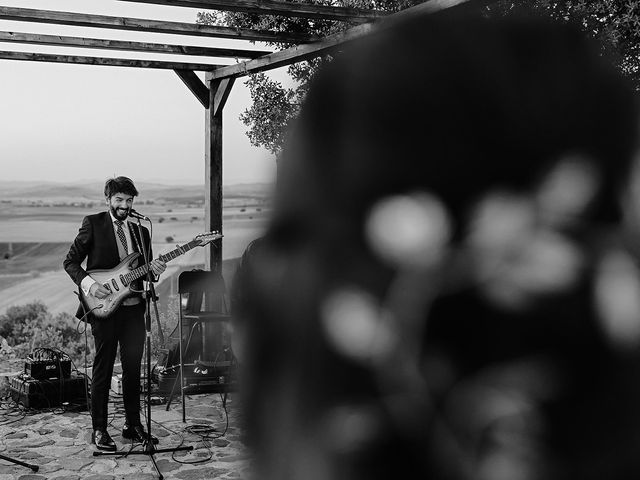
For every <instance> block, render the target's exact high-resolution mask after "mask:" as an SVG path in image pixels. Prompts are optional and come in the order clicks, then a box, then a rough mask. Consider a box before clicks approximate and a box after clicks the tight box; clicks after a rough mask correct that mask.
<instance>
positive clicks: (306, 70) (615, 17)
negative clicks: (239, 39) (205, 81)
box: [197, 0, 640, 154]
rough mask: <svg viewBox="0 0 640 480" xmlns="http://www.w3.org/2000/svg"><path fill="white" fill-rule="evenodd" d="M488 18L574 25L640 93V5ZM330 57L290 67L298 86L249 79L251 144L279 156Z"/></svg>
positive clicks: (509, 0)
mask: <svg viewBox="0 0 640 480" xmlns="http://www.w3.org/2000/svg"><path fill="white" fill-rule="evenodd" d="M300 1H301V2H304V3H322V4H327V2H326V1H323V0H300ZM421 1H422V0H381V1H367V0H337V1H334V2H331V4H332V5H342V6H349V7H359V8H374V7H375V8H377V9H383V10H386V11H390V12H394V11H398V10H403V9H405V8H407V7H410V6H412V5H414V4H417V3H421ZM485 9H486V10H485V12H486V13H487V15H489V16H491V15H509V14H512V13H514V12H521V11H528V12H535V13H537V14H542V15H547V16H550V17H551V18H554V19H557V20H564V21H574V22H577V23H578V24H580V25H581V26H582V27H583V28H584V30H585V31H586V32H587V33H588V34H589V35H591V36H593V37H594V38H596V39H598V40H599V41H601V43H602V45H603V48H605V49H607V50H609V51H610V52H613V53H615V54H616V58H617V63H618V66H619V68H620V70H621V71H622V72H623V74H625V75H626V76H628V77H629V78H631V80H632V81H633V82H634V84H635V85H636V88H638V89H640V0H500V1H498V2H495V3H494V4H492V5H489V6H487V7H485ZM197 21H198V23H204V24H211V25H226V26H230V27H237V28H251V29H260V30H275V31H281V32H296V33H307V34H316V35H321V36H326V35H330V34H332V33H337V32H339V31H342V30H345V29H347V28H349V27H350V26H351V25H349V24H347V23H345V22H337V21H326V20H309V19H304V18H286V17H280V16H269V15H254V14H245V13H237V12H220V13H218V14H211V13H199V14H198V19H197ZM271 46H273V47H275V48H276V49H277V50H281V49H284V48H288V47H291V46H292V45H291V44H287V43H272V44H271ZM328 60H330V57H323V58H317V59H314V60H311V61H305V62H300V63H296V64H294V65H291V66H289V67H288V69H287V72H288V74H289V75H290V77H291V79H292V81H293V83H294V86H293V87H287V86H283V85H282V84H281V83H279V82H276V81H273V80H271V79H270V78H269V77H268V76H267V75H265V74H262V73H259V74H255V75H251V76H249V78H248V80H246V82H245V84H246V85H247V86H248V87H249V91H250V94H251V99H252V102H253V103H252V105H251V106H250V107H249V108H248V109H247V110H246V111H245V112H243V113H242V115H241V116H240V120H241V121H242V122H243V123H244V124H245V125H246V126H247V127H249V130H248V132H247V135H248V137H249V140H250V141H251V143H252V144H253V145H255V146H258V147H264V148H267V149H268V150H269V151H271V152H272V153H274V154H278V153H279V151H280V150H281V148H282V146H283V144H284V141H285V137H286V132H287V128H288V126H289V125H290V123H291V121H292V120H293V119H294V118H295V117H296V115H297V113H298V111H299V109H300V105H301V103H302V101H303V100H304V97H305V94H306V91H307V88H308V84H309V80H310V79H311V78H312V77H313V75H314V73H315V72H316V71H317V70H318V68H319V67H320V66H321V65H322V63H323V62H325V61H328Z"/></svg>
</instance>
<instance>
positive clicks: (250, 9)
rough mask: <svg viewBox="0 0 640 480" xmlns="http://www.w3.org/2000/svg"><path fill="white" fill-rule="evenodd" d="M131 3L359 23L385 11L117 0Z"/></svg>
mask: <svg viewBox="0 0 640 480" xmlns="http://www.w3.org/2000/svg"><path fill="white" fill-rule="evenodd" d="M120 1H125V2H135V3H152V4H155V5H168V6H173V7H189V8H198V9H207V10H226V11H232V12H243V13H253V14H258V15H282V16H285V17H303V18H313V19H318V20H340V21H344V22H352V23H363V22H370V21H372V20H375V19H378V18H382V17H385V16H387V15H388V12H385V11H382V10H367V9H363V8H352V7H335V6H331V5H315V4H309V3H295V2H283V1H276V0H120Z"/></svg>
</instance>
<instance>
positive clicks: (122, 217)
mask: <svg viewBox="0 0 640 480" xmlns="http://www.w3.org/2000/svg"><path fill="white" fill-rule="evenodd" d="M109 208H110V210H111V213H112V214H113V216H114V217H116V218H117V219H118V220H120V221H123V222H124V221H125V220H126V219H127V217H128V216H129V209H128V208H123V209H116V207H114V206H111V205H110V206H109ZM123 210H124V213H123Z"/></svg>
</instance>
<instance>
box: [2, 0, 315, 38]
mask: <svg viewBox="0 0 640 480" xmlns="http://www.w3.org/2000/svg"><path fill="white" fill-rule="evenodd" d="M0 20H13V21H20V22H35V23H49V24H57V25H72V26H80V27H95V28H107V29H115V30H133V31H137V32H152V33H169V34H176V35H190V36H198V37H213V38H231V39H236V40H251V41H262V42H282V43H308V42H311V41H316V40H318V39H319V38H318V37H317V36H311V35H306V34H298V33H287V32H275V31H269V30H251V29H248V28H231V27H219V26H213V25H201V24H197V23H182V22H165V21H160V20H147V19H143V18H127V17H110V16H106V15H90V14H84V13H72V12H60V11H54V10H37V9H32V8H16V7H3V6H0Z"/></svg>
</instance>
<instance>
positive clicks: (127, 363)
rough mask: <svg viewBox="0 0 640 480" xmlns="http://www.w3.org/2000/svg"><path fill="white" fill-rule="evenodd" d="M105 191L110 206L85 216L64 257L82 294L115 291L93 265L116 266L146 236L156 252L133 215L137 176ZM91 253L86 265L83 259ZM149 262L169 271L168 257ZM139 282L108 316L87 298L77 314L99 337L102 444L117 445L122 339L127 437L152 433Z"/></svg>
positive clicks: (96, 380)
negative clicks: (144, 411) (114, 380)
mask: <svg viewBox="0 0 640 480" xmlns="http://www.w3.org/2000/svg"><path fill="white" fill-rule="evenodd" d="M104 195H105V199H106V204H107V207H108V210H107V211H105V212H102V213H97V214H94V215H88V216H86V217H84V219H83V221H82V226H81V227H80V230H79V231H78V235H77V236H76V238H75V240H74V241H73V243H72V244H71V248H70V249H69V253H68V254H67V256H66V258H65V260H64V262H63V266H64V269H65V271H66V272H67V273H68V274H69V276H70V277H71V279H72V280H73V281H74V282H75V283H76V285H78V286H79V288H80V289H81V297H85V298H93V299H98V300H101V299H106V298H107V297H108V296H109V295H110V293H111V292H110V291H109V290H108V289H107V288H106V287H105V285H103V284H101V283H100V282H98V281H95V280H94V279H93V278H92V277H91V275H90V274H89V273H88V272H87V270H88V271H92V270H97V269H111V268H113V267H116V266H117V265H118V264H119V263H120V261H121V260H122V259H124V258H125V257H127V255H129V254H131V253H133V252H140V253H141V251H142V242H145V246H146V249H147V251H148V252H149V257H150V258H151V257H152V256H151V243H150V236H149V231H148V230H147V229H146V228H145V227H142V237H143V238H140V232H139V230H138V228H137V227H136V226H134V225H133V224H129V222H128V221H127V216H128V215H129V212H130V210H131V208H132V205H133V199H134V197H136V196H137V195H138V190H137V189H136V187H135V186H134V184H133V181H132V180H131V179H129V178H127V177H116V178H111V179H109V180H107V182H106V183H105V186H104ZM85 258H86V260H87V268H86V270H85V269H83V268H82V265H81V264H82V262H83V261H84V260H85ZM149 268H150V269H151V271H152V272H153V273H154V275H156V276H158V275H160V274H161V273H162V272H164V270H165V268H166V264H165V262H164V261H163V260H160V259H156V260H152V261H151V262H150V263H149ZM136 282H139V285H136V284H134V283H133V282H132V284H131V291H132V292H134V293H133V295H130V296H127V298H125V299H124V300H122V302H121V303H120V304H119V305H118V306H117V308H115V309H114V311H113V313H110V314H109V317H108V318H100V317H99V316H98V315H93V314H92V313H91V312H88V313H87V312H85V307H84V305H86V302H85V303H84V304H83V303H81V305H80V307H79V308H78V312H77V314H76V316H77V317H78V318H82V317H83V316H85V315H86V317H87V319H88V321H89V322H90V323H91V331H92V333H93V337H94V340H95V351H96V353H95V358H94V360H93V375H92V380H91V418H92V427H93V432H92V435H91V442H92V444H93V445H94V446H95V447H96V448H97V449H99V450H106V451H115V450H116V444H115V442H114V441H113V439H112V438H111V436H110V435H109V433H108V432H107V423H108V420H107V417H108V402H109V388H110V386H111V377H112V375H113V365H114V362H115V358H116V350H117V347H118V344H119V345H120V360H121V362H122V394H123V400H124V409H125V417H126V418H125V425H124V429H123V430H122V437H123V438H125V439H128V440H131V441H133V442H141V443H142V442H143V441H144V440H145V439H146V438H147V437H146V434H145V432H144V429H143V427H142V424H141V422H140V361H141V359H142V353H143V349H144V340H145V325H144V310H145V302H143V300H142V296H141V293H140V291H141V290H142V288H141V281H140V280H136ZM153 441H154V443H157V439H155V438H153Z"/></svg>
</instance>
